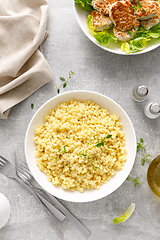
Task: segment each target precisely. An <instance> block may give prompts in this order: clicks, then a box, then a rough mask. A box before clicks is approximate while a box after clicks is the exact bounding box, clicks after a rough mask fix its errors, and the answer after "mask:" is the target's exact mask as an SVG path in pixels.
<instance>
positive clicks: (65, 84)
mask: <svg viewBox="0 0 160 240" xmlns="http://www.w3.org/2000/svg"><path fill="white" fill-rule="evenodd" d="M74 74H75V73H74V72H73V71H70V72H69V76H68V78H67V79H65V78H64V77H60V80H61V81H63V82H62V83H61V84H59V85H58V86H56V87H55V88H54V89H56V88H58V89H57V93H60V87H61V86H63V88H65V87H67V82H68V80H69V79H70V78H71V77H72V75H74ZM54 89H53V90H54Z"/></svg>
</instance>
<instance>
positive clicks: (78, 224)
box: [46, 192, 91, 238]
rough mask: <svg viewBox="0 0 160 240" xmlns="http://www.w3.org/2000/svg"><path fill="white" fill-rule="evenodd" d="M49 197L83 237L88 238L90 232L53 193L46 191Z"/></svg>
mask: <svg viewBox="0 0 160 240" xmlns="http://www.w3.org/2000/svg"><path fill="white" fill-rule="evenodd" d="M46 194H47V195H48V196H49V197H50V199H51V200H52V201H53V202H54V203H55V204H56V206H57V207H58V208H59V209H60V210H61V212H62V213H64V214H65V215H66V217H67V218H68V219H69V220H70V221H71V222H72V223H73V224H74V225H75V226H76V227H77V228H78V229H79V230H80V231H81V233H82V234H83V235H84V237H85V238H88V237H89V236H90V234H91V232H90V231H89V230H88V229H87V228H86V227H85V226H84V225H83V224H82V223H81V222H80V221H79V220H78V219H77V218H76V217H75V216H74V215H73V214H72V213H70V212H69V211H68V209H67V208H65V207H64V206H63V205H62V204H61V203H60V202H59V201H58V200H57V199H56V198H55V197H54V196H53V195H51V194H49V193H47V192H46Z"/></svg>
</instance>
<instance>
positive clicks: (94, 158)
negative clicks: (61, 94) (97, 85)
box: [35, 99, 127, 192]
mask: <svg viewBox="0 0 160 240" xmlns="http://www.w3.org/2000/svg"><path fill="white" fill-rule="evenodd" d="M45 120H46V122H45V123H44V124H42V125H40V126H39V127H38V128H37V129H36V130H35V135H36V136H35V144H36V161H37V166H38V167H39V169H40V170H41V171H42V172H44V173H45V174H46V175H47V179H48V180H49V181H51V182H52V183H53V184H54V185H55V186H58V185H61V186H62V188H63V189H70V190H71V191H74V190H77V191H79V192H83V191H84V190H85V189H97V190H98V189H99V188H100V186H101V185H102V184H104V183H107V181H109V180H110V179H111V177H112V176H114V175H115V174H116V170H121V169H122V168H123V166H124V164H125V162H126V157H127V152H126V149H125V136H124V133H123V131H122V124H121V122H120V121H119V116H118V115H116V114H110V113H109V111H108V110H107V109H104V108H101V107H100V106H99V105H98V104H96V103H94V102H92V101H84V102H81V101H76V100H74V99H71V100H70V101H68V102H63V103H60V104H59V105H58V106H57V107H55V108H54V109H52V110H50V112H49V115H45Z"/></svg>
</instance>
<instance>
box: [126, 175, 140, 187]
mask: <svg viewBox="0 0 160 240" xmlns="http://www.w3.org/2000/svg"><path fill="white" fill-rule="evenodd" d="M127 180H130V181H132V182H134V187H136V186H138V185H140V184H141V183H142V182H139V181H138V180H139V178H138V177H136V178H131V177H127Z"/></svg>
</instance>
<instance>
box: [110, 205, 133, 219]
mask: <svg viewBox="0 0 160 240" xmlns="http://www.w3.org/2000/svg"><path fill="white" fill-rule="evenodd" d="M134 209H135V203H131V205H130V206H129V207H128V208H127V210H126V211H125V213H124V214H123V215H122V216H120V217H117V218H114V219H113V223H114V224H116V223H122V222H124V221H126V220H127V219H128V218H129V217H130V216H131V214H132V213H133V212H134Z"/></svg>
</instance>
